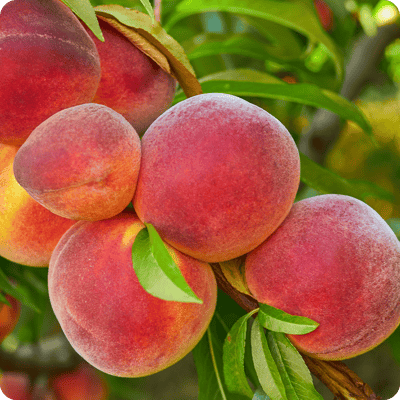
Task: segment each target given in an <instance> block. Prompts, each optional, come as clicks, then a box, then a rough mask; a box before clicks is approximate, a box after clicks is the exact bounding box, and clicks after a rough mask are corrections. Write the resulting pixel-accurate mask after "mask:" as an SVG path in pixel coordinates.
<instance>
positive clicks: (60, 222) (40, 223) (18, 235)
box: [0, 145, 75, 267]
mask: <svg viewBox="0 0 400 400" xmlns="http://www.w3.org/2000/svg"><path fill="white" fill-rule="evenodd" d="M16 151H17V148H14V147H12V146H7V145H0V166H1V170H0V256H1V257H4V258H7V259H8V260H11V261H13V262H16V263H19V264H24V265H29V266H36V267H43V266H47V265H49V262H50V256H51V253H52V251H53V249H54V247H56V244H57V242H58V241H59V239H60V238H61V236H62V235H63V234H64V233H65V232H66V231H67V229H68V228H70V227H71V226H72V225H73V224H74V223H75V221H72V220H70V219H66V218H62V217H59V216H58V215H55V214H53V213H51V212H50V211H48V210H47V209H45V208H44V207H43V206H41V205H40V204H39V203H38V202H36V201H35V200H33V199H32V197H31V196H29V194H28V193H27V192H26V191H25V190H24V189H23V188H22V187H21V186H20V185H19V184H18V182H17V181H16V180H15V177H14V174H13V160H14V156H15V153H16Z"/></svg>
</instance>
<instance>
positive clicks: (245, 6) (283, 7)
mask: <svg viewBox="0 0 400 400" xmlns="http://www.w3.org/2000/svg"><path fill="white" fill-rule="evenodd" d="M209 11H226V12H231V13H235V14H243V15H247V16H251V17H257V18H261V19H265V20H268V21H272V22H275V23H278V24H281V25H283V26H286V27H288V28H290V29H293V30H295V31H297V32H299V33H301V34H303V35H305V36H306V37H308V38H309V39H310V41H311V42H313V43H317V42H320V43H322V44H323V45H324V46H325V47H326V49H327V51H328V52H329V55H330V57H331V58H332V60H333V63H334V65H335V69H336V75H337V82H341V81H342V79H343V60H342V56H341V53H340V52H339V50H338V48H337V46H336V45H335V43H334V41H333V40H332V39H331V38H330V37H329V35H327V34H326V33H325V32H324V30H323V29H322V27H321V25H320V23H319V20H318V17H317V14H316V12H315V10H314V5H313V2H312V0H290V1H276V0H184V1H182V2H180V3H179V4H178V5H177V7H176V9H175V12H174V14H173V15H172V17H171V18H170V19H169V21H167V22H166V24H165V29H166V30H167V31H168V30H169V29H170V28H171V27H172V26H173V25H174V24H176V23H177V22H178V21H179V20H181V19H183V18H185V17H187V16H189V15H192V14H197V13H204V12H209Z"/></svg>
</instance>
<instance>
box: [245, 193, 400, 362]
mask: <svg viewBox="0 0 400 400" xmlns="http://www.w3.org/2000/svg"><path fill="white" fill-rule="evenodd" d="M245 276H246V281H247V285H248V287H249V289H250V291H251V293H252V294H253V296H254V297H255V298H256V299H257V301H259V302H260V303H266V304H269V305H271V306H273V307H276V308H279V309H281V310H283V311H285V312H287V313H289V314H293V315H301V316H304V317H308V318H311V319H312V320H314V321H316V322H318V323H319V324H320V325H319V326H318V327H317V329H316V330H315V331H313V332H311V333H308V334H305V335H288V337H289V338H290V340H291V341H292V343H293V344H294V345H295V346H296V347H297V348H298V349H299V350H300V351H302V352H303V353H306V354H308V355H309V356H311V357H315V358H319V359H323V360H343V359H347V358H352V357H355V356H357V355H360V354H362V353H365V352H367V351H369V350H371V349H372V348H374V347H376V346H377V345H379V344H380V343H381V342H383V341H384V340H385V339H386V338H387V337H388V336H389V335H390V334H391V333H392V332H393V331H394V330H395V329H396V327H397V326H398V325H399V323H400V244H399V241H398V239H397V238H396V236H395V234H394V233H393V231H392V230H391V229H390V227H389V226H388V225H387V224H386V222H385V221H384V220H383V219H382V218H381V217H380V215H379V214H378V213H377V212H376V211H375V210H373V209H372V208H371V207H369V206H368V205H367V204H365V203H363V202H362V201H360V200H357V199H355V198H352V197H349V196H344V195H335V194H330V195H321V196H316V197H312V198H308V199H305V200H301V201H299V202H297V203H295V204H294V206H293V208H292V210H291V211H290V213H289V215H288V216H287V218H286V219H285V221H284V222H283V223H282V225H281V226H280V227H279V228H278V229H277V230H276V231H275V232H274V233H273V234H272V235H271V236H270V237H269V238H268V239H267V240H266V241H265V242H264V243H262V244H261V245H260V246H259V247H257V248H256V249H255V250H253V251H252V252H250V253H249V254H248V255H247V257H246V261H245Z"/></svg>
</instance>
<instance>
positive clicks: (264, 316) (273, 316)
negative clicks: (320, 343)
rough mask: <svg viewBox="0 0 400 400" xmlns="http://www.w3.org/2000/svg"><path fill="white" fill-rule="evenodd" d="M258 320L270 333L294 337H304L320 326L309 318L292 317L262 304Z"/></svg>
mask: <svg viewBox="0 0 400 400" xmlns="http://www.w3.org/2000/svg"><path fill="white" fill-rule="evenodd" d="M258 319H259V321H260V324H261V325H262V326H263V327H264V328H266V329H268V330H270V331H273V332H284V333H289V334H293V335H303V334H305V333H309V332H312V331H314V330H315V329H316V328H317V327H318V325H319V324H318V323H317V322H314V321H312V320H311V319H309V318H306V317H300V316H294V315H290V314H287V313H285V312H284V311H282V310H278V309H277V308H275V307H272V306H269V305H267V304H261V303H260V311H259V313H258Z"/></svg>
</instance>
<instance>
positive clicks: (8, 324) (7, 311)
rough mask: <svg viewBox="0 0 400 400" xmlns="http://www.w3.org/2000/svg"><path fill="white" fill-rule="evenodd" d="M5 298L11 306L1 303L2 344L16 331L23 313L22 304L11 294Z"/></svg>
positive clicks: (0, 334) (0, 340)
mask: <svg viewBox="0 0 400 400" xmlns="http://www.w3.org/2000/svg"><path fill="white" fill-rule="evenodd" d="M5 297H6V299H7V301H8V302H9V303H10V305H11V306H9V305H7V304H5V303H0V343H1V342H2V341H3V340H4V339H5V338H6V337H7V336H8V335H9V334H10V333H11V332H12V331H13V330H14V328H15V325H17V322H18V320H19V316H20V313H21V303H20V302H19V301H18V300H17V299H15V298H14V297H12V296H10V295H9V294H6V296H5Z"/></svg>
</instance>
